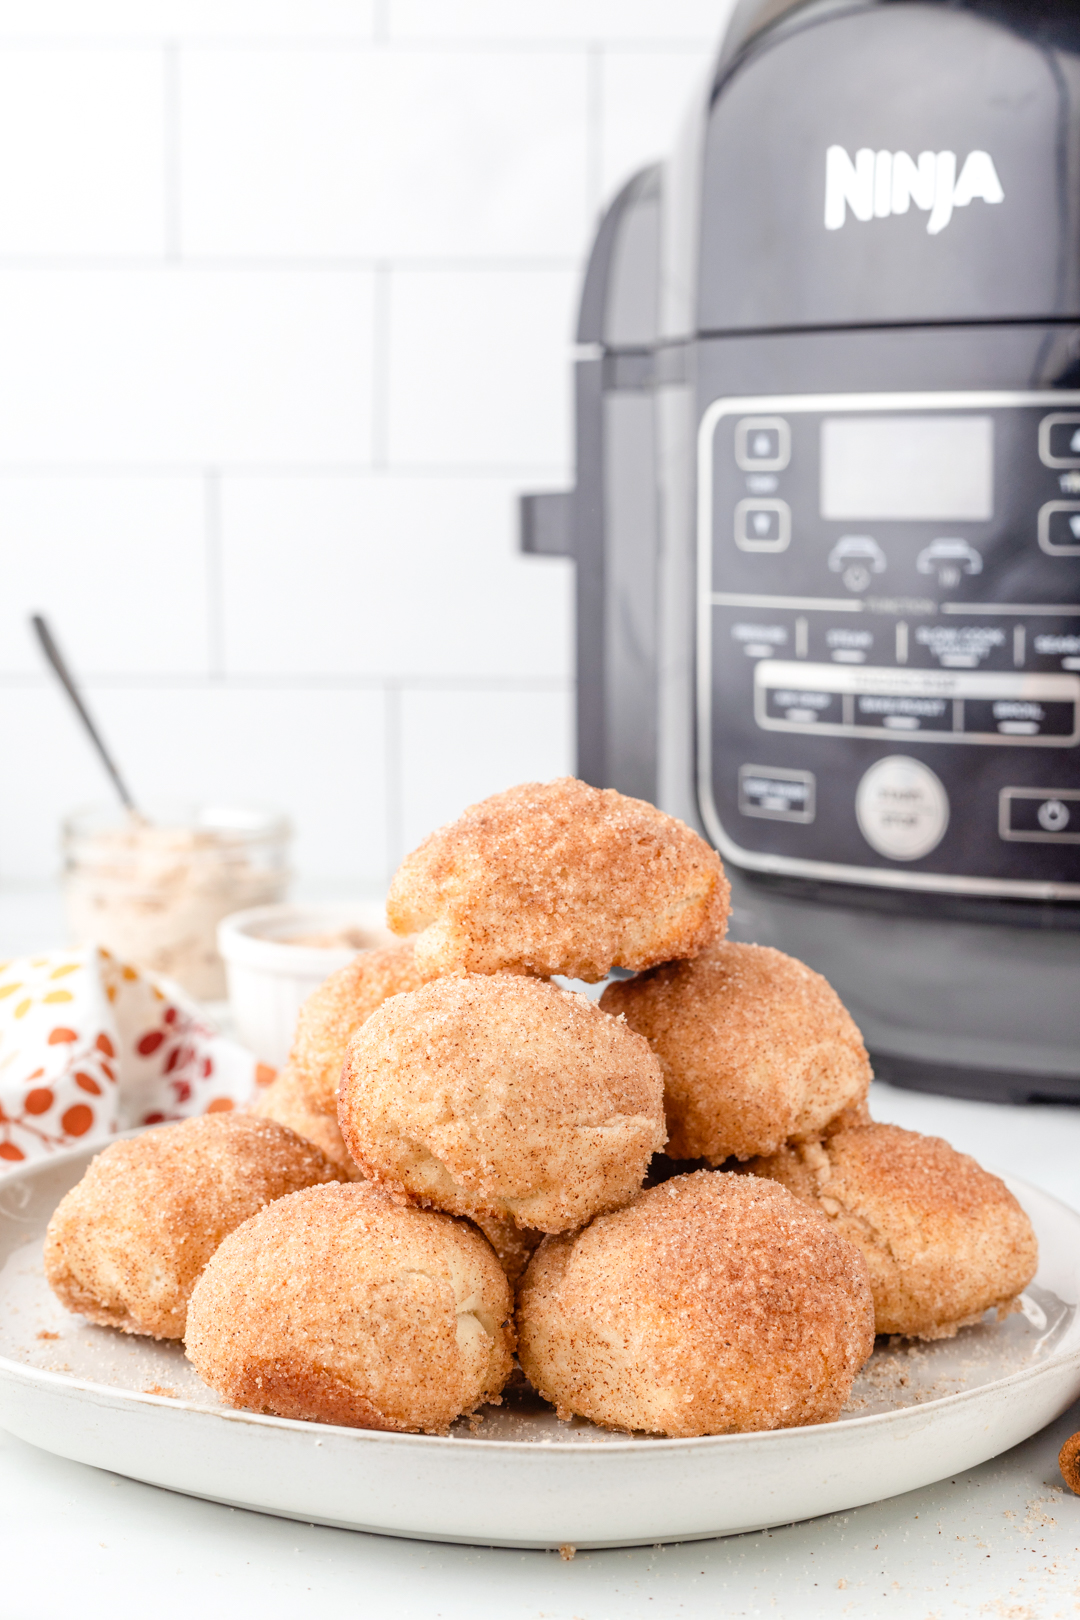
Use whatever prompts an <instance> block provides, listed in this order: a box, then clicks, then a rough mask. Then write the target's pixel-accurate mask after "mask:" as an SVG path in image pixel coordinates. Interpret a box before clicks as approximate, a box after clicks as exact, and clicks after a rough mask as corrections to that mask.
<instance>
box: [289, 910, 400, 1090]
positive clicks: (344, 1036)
mask: <svg viewBox="0 0 1080 1620" xmlns="http://www.w3.org/2000/svg"><path fill="white" fill-rule="evenodd" d="M430 977H431V974H429V973H424V972H422V971H421V970H420V969H419V968H418V967H417V965H416V958H415V954H414V951H413V946H412V942H411V941H404V942H403V943H402V944H400V945H386V946H383V947H382V948H381V949H380V950H377V951H362V952H361V953H360V955H359V956H357V957H354V959H353V960H352V961H351V962H347V963H346V965H345V966H344V967H343V968H339V969H338V970H337V972H336V973H331V975H330V977H329V978H328V979H326V980H324V982H323V983H322V984H320V986H319V988H318V989H317V990H314V991H312V993H311V995H310V996H308V998H307V1000H306V1001H305V1002H304V1005H303V1006H302V1007H301V1008H300V1014H299V1017H298V1018H297V1021H296V1034H295V1036H294V1037H293V1045H292V1051H291V1052H290V1054H289V1066H290V1068H291V1069H292V1070H293V1072H294V1073H295V1074H296V1075H297V1076H298V1077H299V1080H300V1084H301V1086H302V1087H303V1089H304V1091H305V1092H306V1094H307V1099H308V1102H309V1103H310V1104H311V1107H312V1109H313V1110H314V1111H315V1112H316V1113H325V1114H332V1113H336V1112H337V1090H338V1083H339V1082H340V1080H341V1066H342V1064H343V1063H344V1062H345V1053H346V1051H347V1050H348V1045H349V1042H350V1041H351V1039H352V1037H353V1036H354V1035H355V1034H356V1031H357V1030H358V1029H359V1028H360V1025H361V1024H362V1023H363V1022H364V1020H365V1019H366V1018H370V1017H371V1014H372V1013H373V1012H374V1011H375V1009H376V1007H380V1006H381V1005H382V1003H383V1002H384V1001H386V1000H387V999H388V997H390V996H398V995H400V994H401V993H402V991H404V990H418V989H419V988H420V986H421V985H422V984H426V982H427V980H428V979H429V978H430Z"/></svg>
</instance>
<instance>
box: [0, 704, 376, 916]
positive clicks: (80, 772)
mask: <svg viewBox="0 0 1080 1620" xmlns="http://www.w3.org/2000/svg"><path fill="white" fill-rule="evenodd" d="M2 697H3V701H2V702H0V757H3V759H4V761H5V776H6V779H7V780H8V781H9V782H10V783H20V784H22V790H21V791H19V792H6V793H4V794H0V878H12V877H15V878H18V879H20V880H24V881H25V880H26V879H28V878H48V877H50V876H52V875H53V874H54V873H55V872H56V870H57V868H58V865H59V857H58V839H59V824H60V819H61V817H62V816H63V815H64V814H65V812H67V811H69V810H71V809H72V808H74V807H75V806H77V805H79V804H83V803H87V802H99V803H106V802H109V800H110V798H111V794H110V790H109V784H108V781H107V779H106V778H105V776H104V775H103V773H102V771H101V768H100V766H99V765H98V764H97V762H96V760H95V759H94V757H93V756H92V754H91V753H90V749H89V745H88V743H87V742H86V740H85V738H84V737H83V735H82V732H81V731H80V730H79V729H78V726H77V723H76V722H75V720H74V719H73V718H72V716H71V714H70V710H69V707H68V703H67V700H66V698H65V697H64V696H63V694H62V693H61V692H60V691H59V689H56V690H54V689H53V688H52V687H51V686H50V687H38V686H27V687H21V688H7V689H4V690H3V693H2ZM88 697H89V700H90V701H91V703H92V705H93V708H94V712H95V713H96V714H97V715H98V716H99V718H100V722H101V726H102V729H103V731H104V732H105V735H106V737H107V738H108V740H109V742H110V745H111V746H112V748H113V751H114V753H115V755H116V757H117V759H118V761H119V762H120V766H121V769H122V770H123V771H124V772H125V774H126V775H127V777H128V778H129V780H130V783H131V786H132V791H133V793H134V794H135V795H136V797H137V798H140V799H141V800H142V801H143V802H144V803H146V804H147V805H152V804H153V803H154V802H163V801H164V802H168V801H172V802H176V801H177V800H180V801H196V802H197V801H200V800H201V801H206V800H210V799H213V800H216V801H218V802H222V801H225V802H228V801H232V802H235V803H244V804H260V805H269V806H272V807H275V808H277V809H281V810H284V811H285V812H286V813H287V814H288V815H289V816H291V817H292V819H293V822H294V823H295V827H296V842H295V846H294V850H295V862H296V866H297V868H298V869H299V870H301V871H303V872H304V873H305V874H306V875H308V876H310V877H314V878H321V877H330V878H340V879H341V880H342V881H343V882H352V883H354V884H369V885H377V884H379V883H380V882H381V881H382V880H383V878H384V876H385V869H386V864H387V858H386V773H385V752H386V750H385V734H384V725H383V699H382V694H381V693H380V692H379V691H376V690H368V691H365V690H353V691H348V690H346V691H342V690H307V691H295V690H294V691H290V690H282V689H280V688H261V689H251V688H243V687H226V686H205V685H204V686H175V687H165V688H161V687H158V688H127V689H124V688H116V687H101V686H97V685H95V684H94V683H90V685H89V686H88ZM31 788H32V791H29V790H28V789H31Z"/></svg>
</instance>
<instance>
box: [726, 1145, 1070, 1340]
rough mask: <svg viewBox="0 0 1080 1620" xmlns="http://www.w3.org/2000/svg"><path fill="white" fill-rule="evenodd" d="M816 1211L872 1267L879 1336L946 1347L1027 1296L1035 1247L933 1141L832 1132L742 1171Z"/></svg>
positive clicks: (1018, 1223) (1008, 1207)
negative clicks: (970, 1326) (948, 1340)
mask: <svg viewBox="0 0 1080 1620" xmlns="http://www.w3.org/2000/svg"><path fill="white" fill-rule="evenodd" d="M746 1168H747V1170H748V1171H749V1172H750V1173H752V1174H753V1175H758V1176H768V1177H770V1178H771V1179H772V1180H774V1181H778V1182H780V1183H781V1185H783V1186H784V1187H786V1188H787V1189H788V1191H789V1192H791V1193H793V1194H794V1195H795V1196H796V1197H797V1198H800V1199H804V1200H805V1201H806V1202H807V1203H809V1204H812V1205H813V1206H814V1207H815V1208H816V1209H819V1210H820V1211H821V1212H822V1214H824V1215H826V1216H827V1217H828V1219H829V1221H830V1222H831V1224H832V1226H833V1228H834V1230H836V1231H837V1232H839V1233H841V1234H842V1235H843V1236H844V1237H846V1238H847V1239H848V1240H849V1241H850V1242H852V1243H855V1244H858V1246H859V1248H861V1249H862V1251H863V1253H864V1254H865V1256H866V1259H867V1263H868V1265H869V1267H870V1281H871V1286H872V1288H873V1291H874V1308H875V1313H876V1318H877V1331H878V1332H879V1333H901V1334H905V1335H907V1336H910V1337H916V1338H924V1339H936V1338H945V1337H948V1336H950V1335H952V1334H953V1333H955V1332H956V1330H957V1328H959V1327H963V1326H964V1325H966V1324H967V1323H970V1322H973V1321H977V1320H978V1319H979V1318H980V1317H981V1316H982V1315H983V1313H984V1312H985V1311H987V1310H990V1309H991V1308H992V1307H995V1306H996V1307H997V1308H998V1309H999V1310H1004V1309H1006V1308H1008V1306H1009V1305H1010V1304H1011V1303H1012V1301H1013V1300H1014V1299H1015V1298H1016V1296H1017V1295H1018V1294H1019V1293H1020V1292H1021V1291H1022V1290H1023V1289H1024V1288H1026V1287H1027V1285H1028V1283H1029V1282H1030V1281H1031V1279H1032V1277H1033V1276H1034V1275H1035V1270H1036V1267H1037V1265H1038V1245H1037V1243H1036V1240H1035V1234H1034V1232H1033V1231H1032V1228H1031V1222H1030V1221H1029V1220H1028V1218H1027V1216H1026V1215H1025V1214H1024V1211H1023V1210H1022V1209H1021V1208H1020V1205H1019V1204H1018V1203H1017V1201H1016V1199H1015V1198H1014V1197H1013V1195H1012V1193H1011V1192H1010V1191H1009V1189H1008V1188H1007V1187H1006V1185H1005V1183H1004V1182H1003V1181H1001V1180H1000V1179H999V1178H998V1177H997V1176H993V1175H991V1174H990V1172H989V1171H988V1170H984V1169H983V1168H982V1167H981V1165H979V1164H977V1163H976V1162H975V1160H974V1159H972V1158H969V1157H968V1155H967V1154H966V1153H957V1151H956V1149H955V1148H952V1147H950V1146H949V1144H948V1143H947V1142H943V1141H942V1140H941V1138H940V1137H937V1136H920V1135H918V1134H917V1133H916V1132H915V1131H904V1130H901V1129H900V1127H899V1126H897V1125H873V1124H871V1125H869V1126H863V1127H861V1128H856V1129H849V1130H844V1131H838V1132H837V1133H836V1134H834V1135H832V1136H829V1137H827V1138H826V1139H825V1140H823V1141H820V1142H804V1143H801V1144H797V1145H794V1146H789V1147H786V1148H784V1149H782V1150H781V1151H780V1152H779V1153H777V1154H775V1155H773V1156H771V1157H769V1158H766V1159H754V1160H751V1162H750V1163H749V1164H748V1165H747V1167H746Z"/></svg>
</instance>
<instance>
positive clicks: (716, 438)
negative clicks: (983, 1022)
mask: <svg viewBox="0 0 1080 1620" xmlns="http://www.w3.org/2000/svg"><path fill="white" fill-rule="evenodd" d="M697 673H698V688H697V697H698V701H697V763H698V796H699V803H700V808H701V812H702V817H703V820H704V822H705V825H706V827H707V829H708V831H709V833H710V836H711V837H712V838H713V839H714V841H715V843H716V844H717V847H718V848H719V849H720V851H721V853H722V854H724V855H725V857H726V858H727V859H729V860H731V861H732V862H733V863H734V864H735V865H737V866H742V867H745V868H747V869H749V870H758V871H767V872H776V873H789V874H792V875H802V876H806V877H811V878H815V879H818V880H825V881H829V880H832V881H836V882H848V883H851V882H855V883H861V884H867V883H869V884H882V885H888V886H890V887H901V888H909V889H924V890H942V891H951V892H960V893H965V892H966V893H973V894H996V895H1014V896H1018V897H1019V896H1028V897H1035V898H1062V899H1066V898H1069V899H1075V898H1076V897H1078V896H1080V392H1077V393H1070V392H1066V391H1064V390H1053V391H1050V390H1047V391H1039V392H1021V391H1009V392H1005V391H998V392H965V393H921V394H914V393H897V394H843V395H840V394H837V395H805V394H803V395H792V396H790V397H751V398H728V399H717V400H715V401H713V403H712V404H711V405H710V406H709V407H708V408H707V410H706V411H705V412H704V414H703V417H702V420H701V424H700V429H699V436H698V645H697Z"/></svg>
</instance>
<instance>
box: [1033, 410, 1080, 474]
mask: <svg viewBox="0 0 1080 1620" xmlns="http://www.w3.org/2000/svg"><path fill="white" fill-rule="evenodd" d="M1039 460H1040V461H1041V462H1042V464H1043V466H1044V467H1080V414H1078V413H1077V412H1076V411H1055V412H1054V413H1053V414H1052V415H1051V416H1044V417H1043V419H1042V421H1041V422H1040V423H1039Z"/></svg>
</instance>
